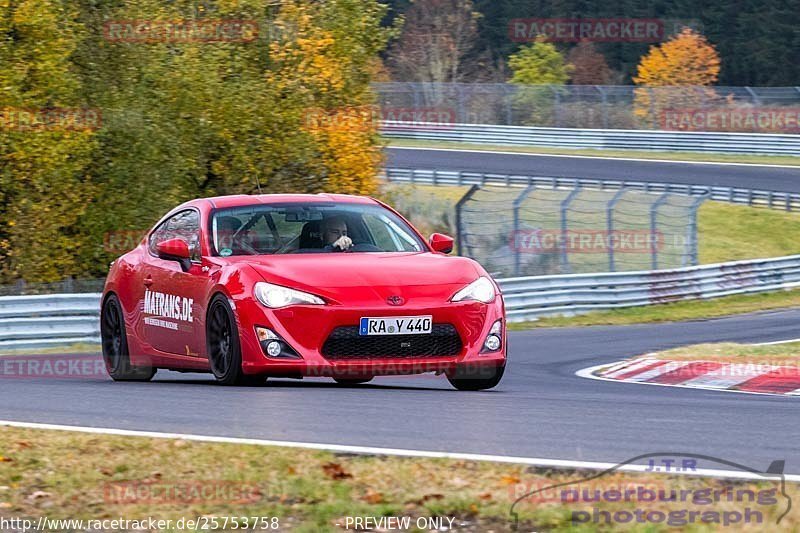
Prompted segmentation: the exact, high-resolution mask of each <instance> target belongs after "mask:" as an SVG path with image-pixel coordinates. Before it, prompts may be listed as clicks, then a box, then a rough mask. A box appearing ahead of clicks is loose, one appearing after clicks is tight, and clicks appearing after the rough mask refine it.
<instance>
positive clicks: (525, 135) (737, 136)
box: [381, 121, 800, 156]
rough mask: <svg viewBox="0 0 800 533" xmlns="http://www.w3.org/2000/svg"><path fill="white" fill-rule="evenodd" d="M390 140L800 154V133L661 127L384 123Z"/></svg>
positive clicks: (600, 148) (601, 148)
mask: <svg viewBox="0 0 800 533" xmlns="http://www.w3.org/2000/svg"><path fill="white" fill-rule="evenodd" d="M381 133H382V134H383V135H384V136H385V137H388V138H392V139H417V140H428V141H454V142H465V143H476V144H500V145H503V144H506V145H523V146H544V147H554V148H583V149H597V150H656V151H670V152H672V151H676V152H681V151H683V152H716V153H723V154H754V155H791V156H798V155H800V135H788V134H786V135H781V134H772V133H717V132H714V133H709V132H698V131H680V132H679V131H662V130H601V129H592V130H589V129H573V128H536V127H526V126H494V125H491V124H441V123H417V122H395V121H384V122H383V123H382V124H381Z"/></svg>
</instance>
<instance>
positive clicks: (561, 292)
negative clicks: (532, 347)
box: [498, 255, 800, 322]
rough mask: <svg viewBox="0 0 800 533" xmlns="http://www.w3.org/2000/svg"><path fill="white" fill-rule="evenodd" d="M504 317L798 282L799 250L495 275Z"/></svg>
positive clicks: (724, 293)
mask: <svg viewBox="0 0 800 533" xmlns="http://www.w3.org/2000/svg"><path fill="white" fill-rule="evenodd" d="M498 284H499V285H500V288H501V290H502V292H503V297H504V299H505V304H506V311H507V314H508V320H509V321H511V322H520V321H525V320H535V319H537V318H540V317H543V316H554V315H562V316H570V315H576V314H581V313H587V312H590V311H601V310H608V309H619V308H625V307H636V306H642V305H651V304H659V303H668V302H677V301H683V300H701V299H707V298H718V297H720V296H730V295H734V294H753V293H758V292H767V291H774V290H781V289H792V288H795V287H800V255H792V256H787V257H778V258H774V259H756V260H748V261H733V262H729V263H718V264H713V265H702V266H694V267H686V268H679V269H671V270H651V271H641V272H615V273H602V274H578V275H566V276H536V277H528V278H510V279H501V280H498Z"/></svg>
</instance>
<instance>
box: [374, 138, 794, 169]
mask: <svg viewBox="0 0 800 533" xmlns="http://www.w3.org/2000/svg"><path fill="white" fill-rule="evenodd" d="M384 142H385V143H386V144H387V145H388V146H389V147H393V146H398V147H409V148H450V149H461V150H474V151H503V152H519V153H521V154H541V155H582V156H589V157H616V158H634V159H653V160H671V161H675V160H677V161H701V162H702V161H707V162H716V163H746V164H754V165H788V166H800V158H799V157H794V156H782V155H736V154H714V153H704V152H653V151H644V150H588V149H570V148H549V147H539V146H514V145H504V144H472V143H462V142H451V141H416V140H410V139H388V138H384Z"/></svg>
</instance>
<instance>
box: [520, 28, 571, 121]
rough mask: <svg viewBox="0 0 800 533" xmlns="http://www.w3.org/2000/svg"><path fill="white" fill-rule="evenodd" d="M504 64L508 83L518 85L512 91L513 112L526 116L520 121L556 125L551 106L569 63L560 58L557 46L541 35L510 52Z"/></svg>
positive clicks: (564, 81) (559, 89)
mask: <svg viewBox="0 0 800 533" xmlns="http://www.w3.org/2000/svg"><path fill="white" fill-rule="evenodd" d="M508 65H509V67H511V70H512V72H513V74H512V76H511V79H510V80H509V81H510V82H511V83H513V84H516V85H519V86H520V87H519V89H518V90H517V92H516V93H514V94H513V96H512V98H513V105H514V107H515V109H516V112H517V113H519V114H521V115H522V116H527V117H529V118H528V119H526V120H525V121H524V123H525V124H527V125H530V126H552V125H557V119H556V117H555V112H554V110H555V106H556V105H557V102H558V99H559V97H560V96H561V93H562V88H561V86H563V85H564V84H565V83H567V80H569V76H570V73H571V72H572V65H569V64H567V63H566V62H565V61H564V56H563V55H561V53H560V52H559V51H558V49H557V48H556V47H555V46H554V45H553V44H552V43H548V42H544V40H542V39H538V40H537V41H536V42H534V43H532V44H530V45H527V46H523V47H522V48H521V49H520V50H519V52H517V53H516V54H512V55H511V57H509V59H508Z"/></svg>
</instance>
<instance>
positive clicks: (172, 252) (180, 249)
mask: <svg viewBox="0 0 800 533" xmlns="http://www.w3.org/2000/svg"><path fill="white" fill-rule="evenodd" d="M156 252H158V257H159V258H161V259H164V260H166V261H177V262H179V263H180V264H181V268H182V269H183V271H184V272H186V271H187V270H189V267H190V266H191V264H192V263H191V261H190V259H189V258H190V256H191V254H190V252H189V243H187V242H186V241H184V240H183V239H167V240H166V241H161V242H159V243H158V244H156Z"/></svg>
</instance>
